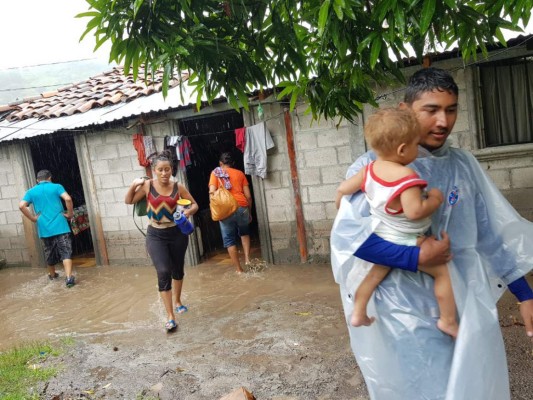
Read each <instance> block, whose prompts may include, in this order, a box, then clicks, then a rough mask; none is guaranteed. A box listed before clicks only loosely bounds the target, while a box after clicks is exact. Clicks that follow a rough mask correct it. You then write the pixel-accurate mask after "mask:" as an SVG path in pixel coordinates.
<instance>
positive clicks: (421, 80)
mask: <svg viewBox="0 0 533 400" xmlns="http://www.w3.org/2000/svg"><path fill="white" fill-rule="evenodd" d="M434 90H438V91H440V92H449V93H452V94H454V95H456V96H458V95H459V88H458V87H457V84H456V83H455V81H454V80H453V77H452V76H451V75H450V73H449V72H448V71H445V70H443V69H440V68H434V67H429V68H423V69H421V70H418V71H416V72H415V73H414V74H413V76H411V78H410V79H409V83H408V84H407V88H406V89H405V96H404V102H406V103H407V104H413V102H414V101H416V100H418V99H419V98H420V96H422V94H423V93H426V92H433V91H434Z"/></svg>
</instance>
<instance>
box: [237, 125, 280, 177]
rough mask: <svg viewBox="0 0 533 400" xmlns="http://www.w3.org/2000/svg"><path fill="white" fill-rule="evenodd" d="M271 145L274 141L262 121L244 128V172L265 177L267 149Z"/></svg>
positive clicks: (271, 146)
mask: <svg viewBox="0 0 533 400" xmlns="http://www.w3.org/2000/svg"><path fill="white" fill-rule="evenodd" d="M273 147H274V141H273V140H272V136H270V132H269V131H268V129H267V127H266V124H265V123H264V122H261V123H259V124H256V125H253V126H250V127H248V128H246V143H245V147H244V173H245V174H248V175H256V176H259V177H261V178H263V179H265V176H266V172H267V150H268V149H271V148H273Z"/></svg>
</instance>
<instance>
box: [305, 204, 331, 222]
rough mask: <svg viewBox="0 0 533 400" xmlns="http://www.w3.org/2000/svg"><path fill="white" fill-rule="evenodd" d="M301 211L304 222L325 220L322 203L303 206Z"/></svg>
mask: <svg viewBox="0 0 533 400" xmlns="http://www.w3.org/2000/svg"><path fill="white" fill-rule="evenodd" d="M303 210H304V218H305V220H306V221H318V220H321V219H325V218H326V211H325V209H324V204H323V203H313V204H304V206H303Z"/></svg>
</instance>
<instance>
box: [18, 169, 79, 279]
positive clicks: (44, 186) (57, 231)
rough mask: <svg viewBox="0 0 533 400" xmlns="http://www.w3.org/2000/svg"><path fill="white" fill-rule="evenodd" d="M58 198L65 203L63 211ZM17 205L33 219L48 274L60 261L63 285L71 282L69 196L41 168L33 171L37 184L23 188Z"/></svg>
mask: <svg viewBox="0 0 533 400" xmlns="http://www.w3.org/2000/svg"><path fill="white" fill-rule="evenodd" d="M61 199H63V200H64V201H65V204H66V206H67V211H66V212H65V210H64V209H63V203H62V202H61ZM30 204H33V210H34V213H32V212H31V211H30V209H29V208H28V207H29V206H30ZM19 209H20V211H21V212H22V214H24V216H25V217H26V218H28V219H29V220H30V221H32V222H36V223H37V232H38V234H39V237H40V238H41V239H42V241H43V245H44V256H45V259H46V264H47V265H48V278H49V279H50V280H53V279H55V278H57V277H58V276H59V275H58V274H57V272H56V269H55V265H56V264H57V263H59V262H60V261H62V262H63V267H64V268H65V275H66V276H65V283H66V285H67V287H72V286H74V284H75V280H74V276H73V275H72V243H71V236H70V224H69V220H70V219H71V218H72V217H73V216H74V209H73V204H72V198H71V197H70V196H69V194H68V193H67V192H66V191H65V188H64V187H63V186H62V185H60V184H58V183H52V174H51V173H50V171H48V170H46V169H43V170H41V171H39V172H38V173H37V185H36V186H34V187H32V188H31V189H30V190H28V191H27V192H26V194H25V195H24V197H23V198H22V201H21V202H20V204H19Z"/></svg>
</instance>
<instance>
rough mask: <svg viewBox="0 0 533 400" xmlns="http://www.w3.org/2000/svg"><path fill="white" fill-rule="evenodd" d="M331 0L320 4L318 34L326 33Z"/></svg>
mask: <svg viewBox="0 0 533 400" xmlns="http://www.w3.org/2000/svg"><path fill="white" fill-rule="evenodd" d="M330 2H331V0H325V1H324V2H323V3H322V5H321V6H320V11H319V13H318V36H322V35H323V34H324V29H325V28H326V23H327V21H328V16H329V5H330Z"/></svg>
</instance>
